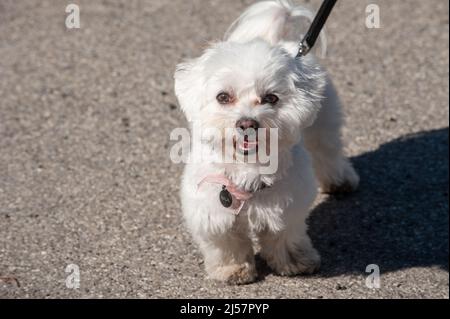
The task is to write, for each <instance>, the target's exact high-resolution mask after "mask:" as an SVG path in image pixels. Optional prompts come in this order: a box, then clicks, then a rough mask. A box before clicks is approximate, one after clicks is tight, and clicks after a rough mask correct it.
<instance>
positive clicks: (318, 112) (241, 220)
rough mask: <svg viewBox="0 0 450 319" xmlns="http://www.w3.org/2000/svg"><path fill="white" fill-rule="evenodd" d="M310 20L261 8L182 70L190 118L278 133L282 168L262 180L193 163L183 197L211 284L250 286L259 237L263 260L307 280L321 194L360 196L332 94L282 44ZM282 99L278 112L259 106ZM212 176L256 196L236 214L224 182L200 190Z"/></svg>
mask: <svg viewBox="0 0 450 319" xmlns="http://www.w3.org/2000/svg"><path fill="white" fill-rule="evenodd" d="M298 16H307V17H311V16H312V15H311V13H309V12H308V11H306V10H305V9H303V8H299V7H293V6H291V5H289V4H287V3H285V2H274V1H264V2H258V3H256V4H255V5H253V6H251V7H250V8H248V9H247V10H246V11H245V12H244V13H243V14H242V16H241V17H240V18H239V19H238V20H237V21H236V22H235V23H233V24H232V26H231V28H230V30H229V32H228V33H227V35H226V37H225V40H224V41H223V42H219V43H215V44H212V45H211V46H210V48H209V49H207V50H206V51H205V52H204V53H203V55H202V56H200V57H199V58H197V59H193V60H190V61H187V62H185V63H181V64H180V65H178V67H177V70H176V73H175V92H176V95H177V97H178V99H179V102H180V105H181V108H182V110H183V111H184V112H185V114H186V117H187V119H188V120H189V121H191V122H192V121H196V122H197V123H200V125H201V126H202V127H215V128H218V129H220V130H224V129H225V128H232V127H235V123H236V121H237V120H239V119H240V118H242V117H251V118H254V119H257V120H258V121H259V123H261V126H263V127H265V128H271V127H273V128H278V130H279V143H278V145H279V167H278V170H277V172H276V173H274V174H271V175H262V174H260V173H259V169H258V164H247V163H238V164H225V163H215V164H204V163H203V164H193V163H191V164H187V165H186V167H185V171H184V175H183V179H182V187H181V188H182V189H181V199H182V206H183V214H184V218H185V221H186V224H187V226H188V228H189V230H190V232H191V233H192V235H193V237H194V239H195V241H196V242H197V243H198V245H199V247H200V249H201V251H202V253H203V255H204V258H205V268H206V272H207V273H208V275H209V277H210V278H213V279H216V280H221V281H226V282H228V283H232V284H243V283H249V282H252V281H254V280H255V278H256V276H257V274H256V269H255V262H254V247H256V246H255V240H254V239H256V240H257V243H258V245H259V247H260V253H261V256H262V257H263V258H264V259H265V260H266V261H267V263H268V265H269V266H270V267H271V268H272V269H273V270H274V271H275V272H276V273H278V274H280V275H295V274H309V273H312V272H314V271H315V270H317V269H318V267H319V264H320V256H319V254H318V252H317V251H316V250H315V249H314V247H313V246H312V244H311V241H310V239H309V237H308V234H307V226H306V224H305V219H306V218H307V217H308V214H309V210H310V206H311V204H312V202H313V201H314V199H315V197H316V195H317V188H318V186H317V184H316V180H317V181H318V182H319V184H320V186H321V188H322V190H323V191H325V192H335V191H341V190H346V191H349V190H353V189H355V188H356V187H357V185H358V181H359V178H358V175H357V174H356V173H355V171H354V170H353V168H352V166H351V164H350V163H349V161H348V160H347V159H346V158H345V157H344V156H343V153H342V143H341V140H340V128H341V123H342V117H341V111H340V105H339V101H338V98H337V95H336V93H335V90H334V88H333V86H332V84H331V82H330V81H329V79H328V77H327V75H326V73H325V71H324V69H323V68H322V67H321V66H320V65H319V64H318V63H317V61H316V60H315V58H314V57H313V55H312V54H309V55H308V56H306V57H303V58H301V59H295V58H294V57H295V54H296V53H297V49H298V44H297V43H295V42H288V41H285V40H284V39H283V35H284V34H285V31H286V28H287V25H288V23H289V22H290V21H291V20H292V18H293V17H298ZM223 90H231V91H233V92H234V94H235V95H236V97H237V102H236V103H235V104H234V105H233V106H224V105H221V104H219V103H218V102H217V101H216V96H217V94H218V93H219V92H221V91H223ZM268 92H276V93H277V95H278V97H279V102H278V103H277V105H276V106H271V105H267V104H263V105H257V104H255V100H257V99H258V98H260V97H261V96H262V95H263V94H267V93H268ZM191 142H192V143H193V144H194V145H195V146H197V147H194V148H193V149H195V150H196V151H198V152H200V151H202V149H203V148H211V147H213V145H214V143H216V142H218V141H214V139H213V138H212V139H206V140H205V139H194V140H193V141H191ZM208 174H225V175H226V176H228V177H229V178H230V179H231V180H232V181H233V182H234V183H235V184H236V185H238V186H239V187H240V188H241V189H244V190H248V191H253V190H256V189H257V188H258V186H260V185H261V183H265V184H267V185H271V186H270V187H269V188H265V189H263V190H258V191H255V193H254V195H253V197H252V199H250V200H249V201H248V202H247V203H246V205H245V206H244V208H243V210H242V211H241V212H240V214H239V215H237V216H235V215H234V214H232V213H231V212H230V209H229V208H224V207H223V206H222V205H221V204H220V202H219V200H218V194H219V192H220V190H221V186H220V185H215V184H205V185H204V186H202V187H201V189H199V190H198V189H197V185H198V183H199V182H200V181H201V180H202V179H203V178H204V177H205V176H206V175H208Z"/></svg>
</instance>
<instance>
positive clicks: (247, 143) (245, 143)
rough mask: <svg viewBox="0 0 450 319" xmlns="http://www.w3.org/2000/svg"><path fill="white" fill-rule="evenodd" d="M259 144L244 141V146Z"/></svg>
mask: <svg viewBox="0 0 450 319" xmlns="http://www.w3.org/2000/svg"><path fill="white" fill-rule="evenodd" d="M257 144H258V142H256V141H255V142H249V141H244V143H243V146H244V148H248V147H249V146H254V145H257Z"/></svg>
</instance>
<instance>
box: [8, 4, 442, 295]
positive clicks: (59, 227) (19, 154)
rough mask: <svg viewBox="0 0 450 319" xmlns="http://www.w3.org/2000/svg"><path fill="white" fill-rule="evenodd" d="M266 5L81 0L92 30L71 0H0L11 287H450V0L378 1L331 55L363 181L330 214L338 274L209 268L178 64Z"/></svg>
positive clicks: (145, 291)
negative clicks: (185, 175) (372, 17)
mask: <svg viewBox="0 0 450 319" xmlns="http://www.w3.org/2000/svg"><path fill="white" fill-rule="evenodd" d="M251 2H252V1H250V0H242V1H238V0H233V1H219V0H213V1H206V0H204V1H202V0H193V1H181V0H174V1H159V0H148V1H143V0H142V1H137V0H132V1H130V0H120V1H119V0H118V1H100V0H98V1H97V0H96V1H87V0H83V1H76V3H78V4H79V5H80V8H81V29H79V30H68V29H66V28H65V25H64V21H65V17H66V13H65V6H66V5H67V4H68V3H70V2H69V1H56V0H42V1H34V0H27V1H25V0H21V1H16V0H2V1H1V2H0V277H1V278H0V297H4V298H18V297H25V298H61V297H67V298H80V297H83V298H106V297H113V298H116V297H126V298H134V297H137V298H164V297H175V298H178V297H183V298H184V297H187V298H190V297H201V298H204V297H216V298H230V297H232V298H234V297H251V298H256V297H258V298H264V297H274V298H444V297H445V298H448V296H449V286H448V283H449V274H448V116H449V114H448V110H449V104H448V96H449V82H448V75H449V74H448V73H449V65H448V59H449V42H448V41H449V33H448V32H449V24H448V14H449V8H448V2H447V1H445V0H430V1H423V0H407V1H387V0H386V1H376V0H374V1H371V2H374V3H377V4H378V5H379V6H380V10H381V28H380V29H367V28H366V27H365V8H366V4H368V3H369V2H368V1H361V0H345V1H339V3H338V4H337V6H336V9H335V10H334V11H333V13H332V16H331V18H330V20H329V23H328V55H327V58H325V59H323V63H324V65H326V67H327V68H328V70H329V72H330V73H331V75H332V77H333V79H334V82H335V84H336V86H337V88H338V90H339V92H340V95H341V98H342V100H343V102H344V105H345V113H346V116H347V124H346V127H345V130H344V137H345V141H346V145H347V146H346V151H347V153H348V154H349V156H351V157H352V161H353V162H354V164H355V166H356V168H357V169H358V171H359V173H360V175H361V180H362V182H361V188H360V190H359V191H358V192H357V193H355V194H353V195H350V196H347V197H328V196H321V197H320V198H319V199H318V201H317V204H316V206H315V208H314V209H313V212H312V215H311V218H310V221H309V223H310V234H311V236H312V238H313V241H314V244H315V246H316V247H317V248H318V250H319V251H320V253H321V255H322V260H323V265H322V269H321V271H320V272H319V273H318V274H316V275H313V276H308V277H292V278H284V277H278V276H275V275H274V274H272V273H271V272H270V270H269V269H267V267H266V266H265V265H264V263H263V262H262V261H260V260H259V262H258V265H259V269H260V273H261V278H260V280H259V281H258V282H257V283H254V284H251V285H247V286H238V287H229V286H226V285H223V284H218V283H215V282H211V281H208V280H206V279H204V272H203V269H202V258H201V255H200V254H199V252H198V250H197V249H196V247H195V245H194V244H193V242H192V240H191V238H190V236H189V234H188V233H187V232H186V231H185V229H184V227H183V225H182V222H181V218H180V201H179V199H178V190H179V180H180V175H181V172H182V166H181V165H175V164H173V163H172V162H171V161H170V159H169V155H168V154H169V148H170V145H171V144H170V142H169V133H170V132H171V130H172V129H174V128H176V127H184V126H186V122H185V120H184V116H183V115H182V114H181V111H180V110H179V107H178V105H177V102H176V99H175V96H174V93H173V81H172V74H173V71H174V68H175V65H176V63H178V62H180V61H181V60H182V59H183V58H186V57H194V56H197V55H199V54H200V52H201V51H202V49H203V48H204V47H205V46H206V44H207V43H208V41H211V40H215V39H219V38H221V37H222V35H223V33H224V31H225V29H226V28H227V26H228V25H229V23H231V21H232V20H233V19H234V18H236V17H237V16H238V14H239V13H240V12H241V10H242V9H243V8H244V7H246V6H247V5H248V4H250V3H251ZM319 4H320V1H309V2H307V3H306V5H307V6H309V7H310V8H318V5H319ZM72 263H73V264H77V265H78V266H79V268H80V272H81V278H80V279H81V281H80V288H79V289H69V288H67V287H66V285H65V280H66V277H67V275H68V274H67V273H66V272H65V268H66V266H67V265H68V264H72ZM369 264H377V265H379V267H380V272H381V287H380V288H379V289H369V288H367V287H366V285H365V279H366V276H367V275H368V274H367V273H366V272H365V269H366V266H367V265H369Z"/></svg>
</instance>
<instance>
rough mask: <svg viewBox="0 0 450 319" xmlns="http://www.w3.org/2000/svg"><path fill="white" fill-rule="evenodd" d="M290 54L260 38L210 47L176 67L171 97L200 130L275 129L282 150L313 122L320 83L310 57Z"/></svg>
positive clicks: (320, 75) (319, 72)
mask: <svg viewBox="0 0 450 319" xmlns="http://www.w3.org/2000/svg"><path fill="white" fill-rule="evenodd" d="M294 51H295V48H294ZM294 55H295V54H294ZM294 55H293V54H292V52H288V50H287V49H286V48H285V47H283V46H282V45H273V44H270V43H269V42H267V41H265V40H262V39H254V40H251V41H249V42H246V43H236V42H230V41H227V42H220V43H216V44H214V45H212V46H211V47H210V48H209V49H207V50H206V51H205V52H204V54H203V55H202V56H201V57H199V58H197V59H194V60H191V61H188V62H185V63H181V64H179V65H178V66H177V70H176V72H175V93H176V95H177V97H178V100H179V103H180V105H181V109H182V110H183V111H184V112H185V114H186V117H187V119H188V121H191V122H195V123H197V124H199V125H200V126H201V127H202V128H215V129H219V130H220V131H222V132H224V131H225V129H230V128H233V129H236V130H239V129H244V130H245V129H247V128H254V129H258V128H263V129H269V128H276V129H278V150H279V151H281V150H282V149H288V148H290V147H292V146H293V145H295V144H296V143H297V142H298V140H299V138H300V135H301V131H302V129H303V128H305V127H307V126H309V125H310V124H311V123H312V122H313V121H314V119H315V116H316V113H317V112H318V110H319V105H320V99H321V95H322V90H323V87H324V84H325V76H324V72H323V71H322V70H321V69H320V68H319V67H318V65H317V64H316V63H315V62H314V60H313V58H302V59H301V60H298V59H295V58H294ZM223 137H224V135H223ZM210 142H211V143H214V142H217V141H215V140H214V139H213V138H212V139H211V140H210ZM221 142H223V141H221ZM235 147H241V148H251V146H250V145H244V144H243V145H237V146H236V145H235Z"/></svg>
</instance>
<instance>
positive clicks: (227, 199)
mask: <svg viewBox="0 0 450 319" xmlns="http://www.w3.org/2000/svg"><path fill="white" fill-rule="evenodd" d="M219 199H220V203H221V204H222V206H223V207H225V208H228V207H230V206H231V204H233V197H232V196H231V194H230V192H229V191H227V189H226V188H225V186H222V191H221V192H220V194H219Z"/></svg>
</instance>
